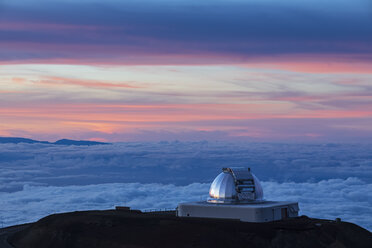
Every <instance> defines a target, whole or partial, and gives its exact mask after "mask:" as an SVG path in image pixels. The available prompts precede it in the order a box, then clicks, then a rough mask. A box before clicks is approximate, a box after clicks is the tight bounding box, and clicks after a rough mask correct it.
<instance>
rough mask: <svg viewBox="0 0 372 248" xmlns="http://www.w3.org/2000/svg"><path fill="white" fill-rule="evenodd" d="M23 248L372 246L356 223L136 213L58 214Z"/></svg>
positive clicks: (20, 236)
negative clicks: (259, 221)
mask: <svg viewBox="0 0 372 248" xmlns="http://www.w3.org/2000/svg"><path fill="white" fill-rule="evenodd" d="M9 241H10V242H11V243H12V244H13V245H14V246H15V247H17V248H23V247H24V248H26V247H32V248H35V247H37V248H44V247H53V248H60V247H69V248H75V247H76V248H78V247H84V248H86V247H92V248H93V247H104V248H116V247H131V248H137V247H138V248H139V247H172V248H174V247H265V248H266V247H296V248H297V247H319V248H320V247H333V248H336V247H352V248H358V247H365V248H371V247H372V234H371V233H370V232H369V231H367V230H365V229H363V228H361V227H359V226H357V225H355V224H351V223H347V222H334V221H328V220H318V219H310V218H307V217H299V218H294V219H288V220H283V221H276V222H269V223H246V222H239V221H234V220H216V219H197V218H178V217H176V216H174V213H173V215H171V214H168V215H165V214H159V213H158V214H156V213H141V212H135V211H115V210H108V211H86V212H73V213H64V214H55V215H51V216H48V217H45V218H43V219H41V220H39V221H38V222H36V223H34V224H32V225H31V226H30V227H29V228H27V229H26V230H23V231H21V232H18V233H16V234H15V235H13V236H12V237H11V238H10V240H9Z"/></svg>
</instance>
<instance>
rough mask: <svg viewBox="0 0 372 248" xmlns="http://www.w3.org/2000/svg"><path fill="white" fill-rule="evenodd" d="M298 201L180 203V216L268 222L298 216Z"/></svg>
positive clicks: (178, 209) (178, 212)
mask: <svg viewBox="0 0 372 248" xmlns="http://www.w3.org/2000/svg"><path fill="white" fill-rule="evenodd" d="M298 211H299V208H298V203H297V202H274V201H265V202H260V203H249V204H225V203H223V204H221V203H209V202H190V203H180V204H179V205H178V208H177V215H178V216H179V217H200V218H221V219H238V220H241V221H245V222H267V221H274V220H281V219H286V218H290V217H297V216H298Z"/></svg>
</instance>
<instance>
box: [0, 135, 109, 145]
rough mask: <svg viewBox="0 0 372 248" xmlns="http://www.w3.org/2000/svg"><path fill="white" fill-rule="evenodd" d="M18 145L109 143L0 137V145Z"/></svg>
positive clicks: (102, 143)
mask: <svg viewBox="0 0 372 248" xmlns="http://www.w3.org/2000/svg"><path fill="white" fill-rule="evenodd" d="M7 143H12V144H19V143H27V144H37V143H41V144H51V145H75V146H94V145H108V144H110V143H104V142H98V141H89V140H70V139H60V140H57V141H56V142H49V141H39V140H33V139H27V138H20V137H0V144H7Z"/></svg>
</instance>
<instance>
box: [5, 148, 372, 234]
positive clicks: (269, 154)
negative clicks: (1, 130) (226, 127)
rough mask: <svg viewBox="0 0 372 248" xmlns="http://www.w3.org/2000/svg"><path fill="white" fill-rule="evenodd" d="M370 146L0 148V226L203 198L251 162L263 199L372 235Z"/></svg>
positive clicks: (169, 205) (147, 207)
mask: <svg viewBox="0 0 372 248" xmlns="http://www.w3.org/2000/svg"><path fill="white" fill-rule="evenodd" d="M371 151H372V145H371V144H336V143H326V144H299V143H293V144H283V143H276V144H275V143H245V142H242V143H226V142H207V141H204V142H177V141H175V142H160V143H139V142H137V143H118V144H112V145H103V146H89V147H84V146H56V145H50V144H2V145H0V206H1V209H0V210H1V211H0V212H1V218H0V221H2V222H3V223H4V225H12V224H16V223H21V222H25V221H34V220H36V219H38V218H40V217H42V216H45V215H47V214H50V213H53V212H63V211H74V210H84V209H107V208H112V207H113V206H114V205H129V206H131V207H133V208H139V209H149V208H165V207H175V206H176V205H177V203H178V202H180V201H195V200H200V199H205V198H206V197H207V194H208V188H209V184H210V183H211V182H212V180H213V179H214V178H215V176H216V175H218V173H220V171H221V168H222V167H229V166H250V167H251V168H252V170H253V172H254V173H255V174H256V176H257V177H258V178H260V179H261V181H263V187H264V192H265V198H266V199H272V200H294V201H299V202H300V207H301V211H302V212H301V213H302V214H305V215H309V216H312V217H319V218H330V219H334V218H336V217H341V218H343V219H344V220H346V221H351V222H355V223H357V224H360V225H362V226H363V227H366V228H369V229H372V226H371V224H370V223H371V219H372V215H371V213H372V211H371V210H372V209H371V206H372V204H371V203H372V202H371V199H372V196H371V192H372V188H371V187H372V156H371Z"/></svg>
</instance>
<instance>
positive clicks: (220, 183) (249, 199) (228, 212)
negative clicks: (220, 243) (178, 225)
mask: <svg viewBox="0 0 372 248" xmlns="http://www.w3.org/2000/svg"><path fill="white" fill-rule="evenodd" d="M209 196H210V197H209V198H208V199H207V201H202V202H189V203H180V204H179V205H178V208H177V214H178V216H180V217H200V218H223V219H239V220H241V221H246V222H267V221H274V220H280V219H285V218H291V217H296V216H298V211H299V207H298V203H297V202H286V201H267V200H264V198H263V189H262V186H261V183H260V181H259V180H258V178H257V177H256V176H255V175H254V174H253V173H252V172H251V169H250V168H247V167H230V168H223V169H222V172H221V173H220V174H219V175H218V176H217V177H216V178H215V179H214V181H213V182H212V184H211V187H210V190H209Z"/></svg>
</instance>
